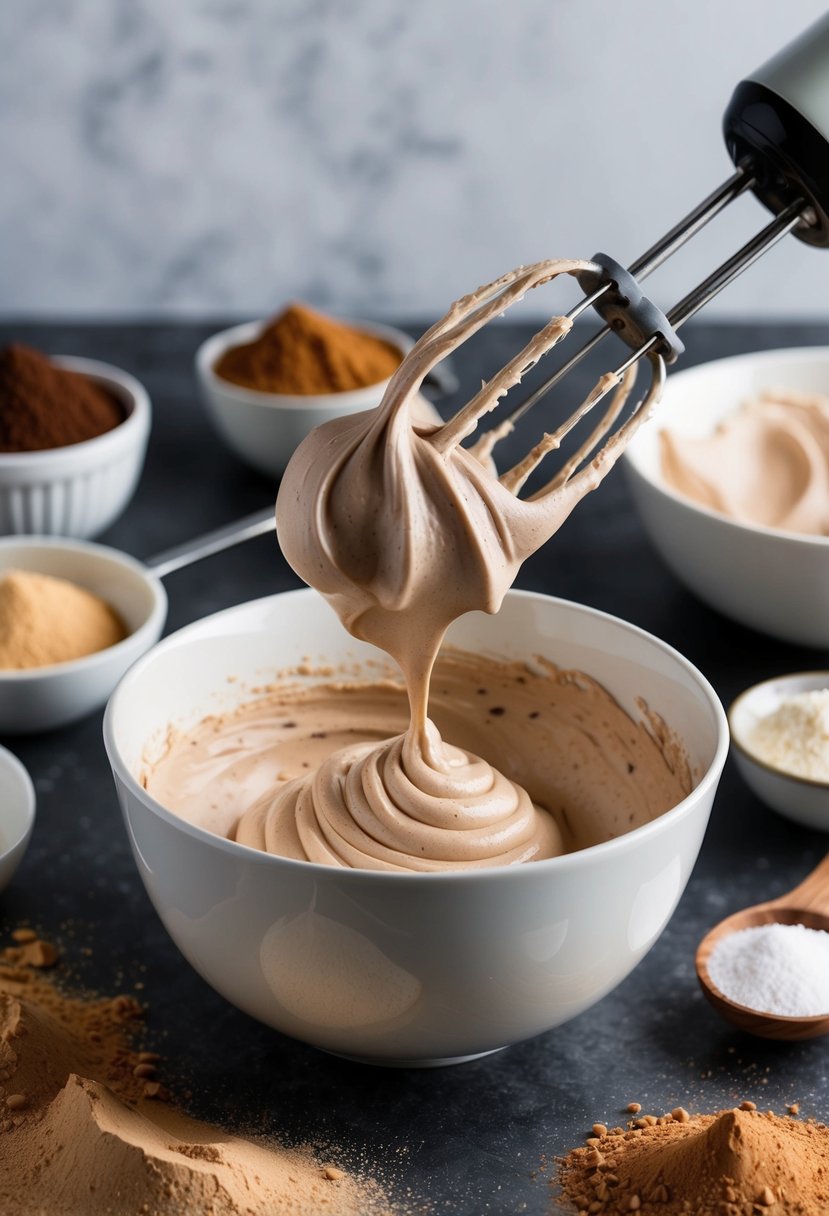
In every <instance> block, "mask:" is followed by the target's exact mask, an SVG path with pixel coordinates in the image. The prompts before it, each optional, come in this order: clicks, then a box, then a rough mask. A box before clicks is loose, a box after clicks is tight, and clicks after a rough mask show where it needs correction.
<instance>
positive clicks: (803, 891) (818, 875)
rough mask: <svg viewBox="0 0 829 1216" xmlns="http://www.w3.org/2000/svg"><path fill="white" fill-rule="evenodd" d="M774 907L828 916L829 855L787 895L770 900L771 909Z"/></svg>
mask: <svg viewBox="0 0 829 1216" xmlns="http://www.w3.org/2000/svg"><path fill="white" fill-rule="evenodd" d="M776 905H779V906H780V907H787V908H797V909H798V910H799V911H803V912H817V913H819V914H820V915H821V916H829V853H827V854H826V856H825V857H824V859H823V861H820V862H818V864H817V865H816V866H815V868H814V870H812V872H811V874H807V875H806V877H805V878H804V879H803V882H801V883H799V884H798V886H796V887H795V889H794V890H793V891H790V892H789V894H788V895H781V897H780V898H779V899H773V900H770V906H771V907H775V906H776Z"/></svg>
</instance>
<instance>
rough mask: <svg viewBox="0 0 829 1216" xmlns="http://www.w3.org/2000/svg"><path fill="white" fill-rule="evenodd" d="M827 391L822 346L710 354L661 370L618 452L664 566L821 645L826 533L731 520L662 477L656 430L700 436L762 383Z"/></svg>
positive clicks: (749, 618)
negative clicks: (663, 380)
mask: <svg viewBox="0 0 829 1216" xmlns="http://www.w3.org/2000/svg"><path fill="white" fill-rule="evenodd" d="M776 388H787V389H795V390H798V391H801V392H810V393H824V394H827V395H829V347H826V346H815V347H804V348H801V349H795V350H770V351H762V352H759V353H756V354H748V355H736V356H735V357H733V358H730V359H717V360H715V361H714V362H713V363H703V364H701V365H700V366H699V367H691V368H689V369H688V370H687V371H682V372H676V373H675V374H673V375H671V376H669V377H668V382H667V385H666V388H665V394H664V397H663V399H662V401H661V402H660V403H659V405H658V406H657V407H656V409H655V410H654V415H653V417H652V418H651V419H650V420H649V421H648V422H646V423H645V425H644V426H643V427H641V428H640V430H639V431H638V432H637V434H636V435H635V436H634V438H633V439H632V441H631V442H630V444H629V445H628V448H627V451H626V452H625V455H624V457H623V463H624V465H625V467H626V471H627V474H628V481H629V484H630V488H631V491H632V493H633V499H634V502H635V503H636V506H637V508H638V510H639V514H640V515H641V517H642V522H643V523H644V525H645V528H646V529H647V531H648V533H649V535H650V538H651V540H652V541H653V543H654V545H655V546H656V548H657V549H658V551H659V553H660V554H661V556H662V557H663V558H664V560H665V563H666V565H668V566H669V567H670V569H671V570H672V571H673V572H674V574H675V575H676V576H677V578H678V579H680V580H681V582H683V583H685V585H686V586H687V587H688V588H689V589H690V590H691V591H693V592H695V593H696V594H697V595H698V596H699V597H700V599H701V600H705V602H706V603H707V604H710V605H711V606H712V607H713V608H717V609H719V611H720V612H723V613H725V615H726V616H730V617H733V618H734V620H735V621H740V622H741V623H742V624H743V625H748V626H750V627H751V628H752V629H759V630H762V632H764V633H769V634H771V635H772V636H774V637H778V638H782V639H783V640H784V641H786V642H799V643H801V644H802V645H804V646H820V647H824V646H829V537H826V536H803V535H801V534H799V533H795V532H783V531H780V530H778V529H775V528H766V527H762V526H761V525H759V524H757V525H751V524H743V523H736V522H734V521H733V520H730V519H727V518H726V516H724V515H720V514H719V513H718V512H717V511H712V510H709V509H708V508H707V507H702V506H698V505H697V504H696V503H693V502H691V500H690V499H687V498H684V497H682V495H680V494H677V493H676V492H675V491H674V490H672V489H669V487H668V486H667V485H665V483H664V482H663V480H662V473H661V470H660V456H659V432H660V430H662V429H664V428H670V429H671V430H674V431H676V432H677V433H679V434H686V435H697V436H698V435H708V434H710V433H711V431H713V430H714V428H715V426H716V425H717V423H718V422H720V421H721V420H722V419H723V418H725V417H726V416H727V415H728V414H731V413H733V412H734V410H736V409H738V408H739V406H740V405H741V404H742V403H743V402H744V401H746V400H748V399H750V398H752V397H756V396H758V395H759V394H760V393H762V392H763V391H765V390H766V389H776Z"/></svg>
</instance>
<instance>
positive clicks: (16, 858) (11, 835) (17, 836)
mask: <svg viewBox="0 0 829 1216" xmlns="http://www.w3.org/2000/svg"><path fill="white" fill-rule="evenodd" d="M34 824H35V790H34V786H33V785H32V780H31V777H30V776H29V774H28V773H27V771H26V769H25V768H24V767H23V765H22V764H21V763H20V761H19V760H18V758H17V756H13V755H12V753H11V752H10V751H7V750H6V748H5V747H0V891H2V890H4V889H5V888H6V887H7V886H8V885H9V883H10V882H11V880H12V878H13V877H14V872H15V870H16V869H17V867H18V866H19V865H20V863H21V861H22V860H23V854H24V853H25V852H26V849H27V848H28V845H29V840H30V839H31V836H32V828H33V827H34Z"/></svg>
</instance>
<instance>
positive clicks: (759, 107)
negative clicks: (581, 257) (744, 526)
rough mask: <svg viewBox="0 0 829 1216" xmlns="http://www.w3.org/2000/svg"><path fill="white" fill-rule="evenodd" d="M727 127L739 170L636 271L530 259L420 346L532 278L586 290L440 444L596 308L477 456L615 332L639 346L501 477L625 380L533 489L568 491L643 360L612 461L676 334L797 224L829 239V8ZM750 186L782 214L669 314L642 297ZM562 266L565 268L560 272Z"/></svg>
mask: <svg viewBox="0 0 829 1216" xmlns="http://www.w3.org/2000/svg"><path fill="white" fill-rule="evenodd" d="M724 133H725V141H726V146H727V148H728V151H729V153H730V155H731V158H732V160H733V161H734V163H735V165H736V172H735V173H733V174H732V176H731V177H729V178H728V180H727V181H726V182H724V183H723V184H722V185H721V186H720V187H719V188H718V189H717V190H715V191H714V192H713V193H712V194H710V195H709V196H708V197H707V198H706V199H704V200H703V201H702V202H701V203H700V204H699V206H697V207H695V208H694V210H693V211H691V212H690V213H689V214H688V215H687V216H685V218H684V219H683V220H681V221H680V222H679V223H678V224H677V225H676V226H675V227H673V228H672V229H671V230H670V231H669V232H667V233H666V234H665V236H663V237H662V238H661V239H660V240H658V241H657V242H656V244H654V245H653V246H652V247H651V248H650V249H648V250H647V252H646V253H644V254H642V256H641V257H639V258H637V259H636V261H635V262H633V263H632V264H631V265H630V266H629V267H628V268H627V269H625V268H624V267H622V266H621V265H620V264H619V263H618V262H617V261H615V260H614V259H613V258H611V257H608V256H607V255H606V254H603V253H597V254H595V255H594V256H593V258H592V259H591V260H590V261H589V262H575V261H573V262H561V263H558V264H553V263H546V264H545V263H539V264H537V265H536V266H534V267H521V268H519V270H518V271H514V272H512V273H511V274H509V275H505V276H504V277H503V278H502V279H499V280H497V281H496V282H495V283H492V284H489V285H488V287H486V288H483V289H481V291H479V292H477V293H475V294H474V295H473V296H469V297H466V298H465V299H464V300H461V301H459V302H458V304H457V305H455V306H454V308H453V310H452V311H451V312H450V313H449V315H448V316H447V317H446V318H444V320H443V321H442V322H439V323H438V325H436V326H434V327H433V328H432V330H430V331H429V332H428V333H427V334H426V335H424V338H423V339H421V342H420V343H419V344H418V346H419V347H421V348H422V353H423V364H424V365H425V367H426V368H427V369H428V368H429V367H432V366H434V365H435V364H436V363H438V362H439V361H440V360H441V359H442V358H444V357H445V355H446V354H447V353H448V352H449V351H450V350H451V349H453V348H454V347H455V346H457V345H458V344H459V343H461V342H463V341H465V340H466V338H467V337H469V336H470V335H471V334H472V333H474V332H475V331H476V330H478V329H480V328H481V326H483V325H485V324H486V323H487V322H488V321H489V320H491V319H492V318H493V317H494V316H496V315H500V314H501V313H502V312H503V311H504V310H505V309H506V308H508V307H509V306H510V305H511V304H512V303H515V302H516V300H518V299H520V298H521V296H522V295H523V293H524V291H525V290H526V289H527V288H528V287H535V286H538V285H539V284H540V283H542V282H545V281H547V280H549V279H550V278H553V277H555V275H556V274H561V273H566V274H570V275H573V276H574V277H575V278H576V279H577V280H578V282H579V285H580V286H581V288H582V290H583V291H584V293H585V295H584V297H583V298H582V299H581V300H580V301H579V303H577V304H576V305H575V306H574V307H572V308H571V309H570V311H569V312H568V313H567V314H566V315H565V316H564V317H559V318H556V319H555V320H554V321H553V322H550V324H549V325H548V326H547V327H545V329H544V330H542V331H541V332H540V333H539V334H537V335H536V336H535V338H534V339H533V340H532V342H531V343H530V344H529V345H528V346H527V347H525V349H524V350H523V351H521V352H520V354H519V355H517V356H516V357H515V359H513V360H511V361H510V363H509V364H508V365H507V366H506V367H505V368H504V369H503V371H502V372H501V373H500V374H499V375H498V376H497V377H495V378H493V381H492V382H490V385H484V386H483V388H482V389H481V392H480V393H478V394H477V395H476V397H475V398H474V399H473V400H472V401H470V402H469V403H468V405H466V406H464V407H463V408H462V409H461V410H460V411H459V412H458V413H457V414H456V415H455V416H454V417H453V418H452V419H451V420H450V421H449V422H448V423H446V425H445V426H444V427H443V428H441V430H440V431H439V432H438V433H437V434H436V435H435V436H434V437H433V438H434V442H435V443H436V446H438V447H439V448H444V449H447V450H448V449H449V448H450V447H452V446H454V445H455V444H457V443H458V442H459V441H460V440H461V439H463V438H466V437H467V436H469V435H470V434H472V432H473V431H474V430H475V429H476V427H477V424H478V422H479V420H480V418H481V417H482V416H483V415H484V414H486V413H489V412H490V411H491V410H494V409H495V408H496V407H497V406H498V404H499V402H500V400H501V398H503V396H504V394H505V392H506V391H507V390H508V389H509V388H510V387H512V386H513V385H515V384H517V383H519V382H520V380H521V378H522V376H523V375H524V373H525V372H526V371H528V370H529V368H530V367H532V366H533V365H534V364H535V363H536V362H537V360H538V359H539V358H540V357H541V356H542V355H544V354H545V353H546V352H547V351H548V350H550V349H551V348H552V347H553V346H554V345H555V344H556V343H557V342H558V341H559V340H560V339H561V338H562V337H563V336H564V335H565V334H566V333H567V332H569V329H570V327H571V325H572V323H573V322H574V321H575V320H576V319H577V318H578V317H579V316H581V314H582V313H584V312H586V311H587V310H588V309H589V308H590V307H591V306H592V307H593V308H594V309H595V310H596V312H597V313H598V314H599V316H600V317H601V319H602V320H603V322H604V326H603V328H601V329H600V330H599V331H598V332H597V333H595V334H594V335H593V336H592V337H591V338H590V340H589V341H588V342H587V343H586V344H585V345H584V346H582V348H581V349H580V350H579V351H578V352H577V353H576V354H575V355H573V356H572V357H571V358H570V359H569V360H568V361H567V362H566V363H565V364H564V366H562V367H560V368H559V369H558V370H557V371H556V372H555V374H553V375H552V376H550V377H549V378H548V379H547V380H545V381H544V383H543V384H541V385H540V386H539V387H537V388H536V389H535V390H534V391H533V392H532V393H531V395H529V396H528V397H527V398H526V399H525V400H524V401H523V402H521V404H519V405H517V406H516V407H514V408H513V409H512V410H511V412H510V413H509V415H508V416H507V417H506V418H504V420H503V421H501V422H500V423H498V424H497V425H496V426H495V427H494V428H493V429H492V430H491V431H489V432H488V433H487V434H486V435H484V436H482V437H481V438H480V439H479V440H478V442H477V445H476V447H477V451H478V454H479V455H481V454H484V455H487V454H489V452H490V451H491V449H492V447H493V446H494V444H495V443H496V442H497V441H498V439H500V438H502V437H503V436H504V435H505V434H507V433H509V431H511V430H512V428H513V426H514V424H515V423H516V422H517V421H518V419H519V418H521V417H522V416H523V415H524V414H526V413H527V411H528V410H530V409H531V408H532V407H533V406H534V405H535V404H536V403H537V402H538V401H540V400H541V398H542V397H544V396H545V395H546V394H547V393H549V391H550V390H551V389H552V388H553V387H554V386H555V385H556V384H558V383H559V381H561V380H562V379H563V378H564V377H565V376H566V375H567V374H568V373H569V372H571V371H572V370H573V368H574V367H576V365H577V364H579V363H580V362H581V360H582V359H584V357H585V356H586V355H587V354H588V353H589V352H590V351H592V350H593V348H594V347H595V346H596V345H597V344H598V343H599V342H601V340H602V339H603V338H604V337H605V336H606V335H607V334H609V333H615V334H617V335H618V336H619V337H620V338H621V339H622V341H623V342H624V343H625V344H626V345H627V347H628V348H629V350H630V354H629V355H628V356H627V358H625V360H624V361H623V362H622V363H621V364H620V365H619V366H618V367H617V368H616V369H615V371H613V372H609V373H607V374H606V375H604V376H603V377H602V378H601V379H600V381H599V382H598V384H597V385H596V386H595V388H594V389H593V390H592V391H591V393H590V394H589V395H588V397H587V398H586V399H585V400H584V401H583V402H582V404H581V405H580V406H579V407H578V408H577V409H576V410H575V411H574V412H573V414H572V415H571V416H570V417H569V418H568V419H567V421H566V422H565V423H564V424H563V425H562V426H561V427H559V428H558V429H557V430H556V431H555V432H554V433H552V434H548V435H545V436H544V438H543V439H542V441H541V442H540V443H539V444H537V445H536V446H535V448H533V450H532V451H531V452H530V453H529V454H528V456H527V457H525V458H524V460H522V461H521V462H520V463H519V464H518V465H516V466H515V467H514V468H513V469H510V470H509V471H508V472H507V473H504V474H502V476H501V479H500V480H501V481H502V483H503V484H504V485H505V486H507V487H508V488H509V489H511V490H512V491H513V492H515V493H517V492H518V490H519V489H520V488H521V486H522V485H523V484H524V482H525V481H526V479H527V477H528V476H529V474H530V472H531V471H532V470H533V468H535V466H536V465H537V464H538V463H539V462H540V461H541V460H542V459H543V457H544V456H545V455H546V453H547V452H549V451H551V450H553V449H555V448H557V447H559V445H560V443H561V441H562V439H563V438H564V436H565V435H566V434H568V433H569V432H570V431H571V430H572V429H573V428H574V427H575V426H576V425H577V423H578V422H580V421H581V420H582V419H583V418H584V417H585V416H586V415H587V414H588V413H589V412H590V411H591V410H592V409H593V408H594V407H595V405H596V404H597V403H598V402H599V401H600V400H601V399H602V398H603V397H604V396H606V394H607V393H609V392H610V391H611V390H612V389H613V388H614V387H616V388H617V391H616V393H615V394H614V396H613V400H612V401H611V404H610V408H609V409H608V410H607V411H606V413H605V416H604V417H603V418H602V421H601V422H600V423H599V425H598V426H597V427H596V428H595V429H594V431H593V433H592V434H591V435H590V436H589V438H588V439H587V440H586V441H585V443H583V444H582V445H581V447H580V448H579V450H578V451H577V452H576V454H575V456H573V457H571V458H569V459H568V460H567V463H566V465H565V467H564V468H563V469H562V470H561V471H560V472H559V473H558V474H557V475H556V477H555V478H553V480H552V481H550V482H548V483H547V485H545V486H544V487H543V488H542V489H541V490H538V491H537V492H536V493H535V494H533V495H532V496H531V497H532V498H534V499H535V498H539V497H541V496H543V495H544V494H546V493H548V492H549V491H550V490H551V489H556V488H560V487H561V486H563V485H564V484H566V483H567V481H568V480H569V479H570V478H571V476H573V474H574V473H575V472H576V471H577V470H578V468H579V466H580V465H581V464H582V463H583V462H584V461H585V460H586V459H587V457H588V456H589V455H590V454H591V453H593V452H595V451H596V449H597V448H599V447H600V445H601V444H602V442H603V441H604V440H605V439H607V437H608V435H609V433H610V430H611V428H612V427H613V426H614V424H615V423H616V421H617V420H618V418H619V417H620V415H621V413H622V410H623V408H624V406H625V403H626V401H627V399H628V397H629V395H630V392H631V389H632V378H633V375H634V374H635V368H636V365H637V363H638V362H639V360H640V359H642V358H643V357H645V358H647V360H648V361H649V363H650V366H651V372H652V378H651V384H650V386H649V388H648V390H647V391H646V393H645V394H644V396H643V397H642V398H641V399H640V400H639V402H638V403H637V404H636V405H635V407H634V409H633V413H632V415H631V417H630V418H629V419H628V422H627V423H626V424H625V425H624V426H622V427H621V428H620V430H619V432H618V433H617V435H616V436H615V437H614V443H613V448H614V452H613V456H614V458H615V455H617V454H618V453H619V452H620V450H621V447H623V446H624V442H625V439H626V438H627V437H628V436H629V434H630V433H631V432H632V430H633V428H634V426H635V425H638V422H639V421H641V420H642V419H643V418H644V416H646V414H647V411H648V409H649V407H650V404H651V403H652V402H653V401H654V400H655V399H656V398H657V397H658V396H659V393H660V391H661V388H662V385H663V382H664V377H665V369H666V365H668V364H671V363H673V362H675V360H676V359H677V358H678V357H679V355H681V353H682V352H683V350H684V346H683V344H682V342H681V341H680V339H679V337H678V334H677V331H678V330H679V329H680V328H681V327H682V326H683V325H684V324H685V323H686V321H688V320H690V318H691V317H693V316H694V315H695V314H696V313H697V312H699V310H700V309H701V308H703V307H704V305H706V304H707V303H708V302H709V300H711V299H713V298H714V296H716V295H718V294H719V292H720V291H722V290H723V288H724V287H726V286H727V285H728V284H729V283H730V282H731V281H732V280H733V279H735V278H736V277H737V276H738V275H740V274H741V273H742V272H743V271H744V270H745V269H746V268H747V267H749V266H750V265H751V264H752V263H753V262H755V261H756V260H757V259H758V258H759V257H761V256H762V255H763V254H764V253H765V252H766V251H767V250H769V249H771V248H772V247H773V246H774V245H776V244H777V242H778V241H779V240H781V239H782V238H783V237H784V236H786V234H787V233H793V234H794V235H795V236H796V237H798V238H799V239H800V240H803V241H805V242H807V243H808V244H810V245H817V246H821V247H824V248H825V247H827V246H829V14H827V15H826V16H824V17H823V18H821V19H820V20H819V21H817V22H816V23H815V24H814V25H812V26H811V27H810V28H809V29H807V30H806V31H805V32H804V33H803V34H801V36H800V37H799V38H797V39H796V40H795V41H794V42H792V43H791V44H790V45H789V46H787V47H786V48H784V49H783V50H782V51H780V52H779V53H778V54H777V55H775V56H774V58H773V59H771V60H770V61H769V62H768V63H766V64H765V65H764V66H763V67H761V68H759V69H758V70H757V71H755V72H754V73H752V75H751V76H750V77H749V78H748V79H746V80H744V81H742V83H741V84H739V85H738V86H737V88H736V89H735V91H734V94H733V96H732V98H731V101H730V102H729V105H728V108H727V109H726V112H725V118H724ZM749 190H751V191H753V192H754V194H755V195H756V196H757V197H758V198H759V199H760V201H761V202H762V203H763V204H764V205H765V206H766V207H767V208H768V209H769V210H770V211H772V212H773V214H774V219H773V220H772V221H771V223H769V224H767V225H766V227H764V228H763V229H762V230H761V231H760V232H758V233H757V234H756V235H755V236H754V237H752V238H751V240H749V241H747V242H746V244H745V245H743V246H742V248H741V249H739V250H738V251H737V252H736V253H735V254H734V255H733V256H732V257H730V258H728V259H727V260H726V261H725V262H723V263H722V265H721V266H718V267H717V269H716V270H714V271H713V272H712V273H711V274H709V275H708V276H707V278H705V279H704V280H703V281H702V282H701V283H699V284H698V285H697V286H696V287H694V288H693V290H691V291H690V292H688V294H687V295H686V296H685V297H684V298H683V299H681V300H680V301H679V303H678V304H676V305H674V307H673V308H671V309H670V311H669V312H667V313H665V312H663V311H662V310H661V309H660V308H658V307H657V306H656V305H655V304H654V303H653V301H651V300H650V299H649V298H648V297H647V296H646V295H645V294H644V292H643V291H642V288H641V286H640V282H641V281H642V280H644V279H645V278H647V276H648V275H649V274H651V273H652V272H653V271H654V270H656V269H657V267H659V266H661V265H662V264H663V263H664V262H665V261H666V260H667V259H668V258H670V257H671V255H672V254H673V253H675V252H676V251H677V250H678V249H679V248H680V247H681V246H683V245H684V244H685V243H686V242H687V241H689V240H690V239H691V238H692V237H693V236H695V235H696V234H697V233H698V232H699V231H700V230H701V229H702V228H703V227H704V226H705V225H706V224H707V223H708V222H709V221H710V220H712V219H713V218H714V217H715V216H717V215H718V214H719V213H720V212H722V211H723V210H724V209H725V208H726V207H727V206H728V205H729V204H730V203H732V202H733V201H734V200H735V199H737V198H738V197H739V196H740V195H742V194H744V193H746V191H749ZM554 265H555V267H556V268H555V269H551V268H552V267H553V266H554ZM545 267H546V271H545ZM424 343H425V344H426V345H425V346H424ZM623 432H624V433H623ZM616 440H619V441H620V442H616ZM604 455H605V450H604V449H602V450H600V453H599V457H598V458H594V462H595V460H596V459H599V460H603V459H604ZM609 463H612V461H610V462H609Z"/></svg>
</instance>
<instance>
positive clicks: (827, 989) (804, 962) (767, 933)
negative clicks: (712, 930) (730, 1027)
mask: <svg viewBox="0 0 829 1216" xmlns="http://www.w3.org/2000/svg"><path fill="white" fill-rule="evenodd" d="M708 974H709V975H710V977H711V980H712V981H713V983H714V984H715V985H716V987H717V988H719V990H720V992H721V993H722V994H723V996H727V997H728V998H729V1000H732V1001H736V1003H737V1004H738V1005H745V1006H746V1007H747V1008H749V1009H755V1010H757V1012H758V1013H775V1014H780V1015H782V1016H783V1017H790V1018H808V1017H816V1016H819V1015H820V1014H829V933H825V932H824V931H823V930H822V929H807V928H806V926H805V925H778V924H770V925H757V926H755V927H754V928H752V929H741V930H739V931H738V932H737V933H730V934H729V935H728V936H727V937H724V938H722V940H721V941H719V942H718V943H717V945H716V946H715V947H714V949H713V951H712V952H711V957H710V958H709V960H708Z"/></svg>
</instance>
